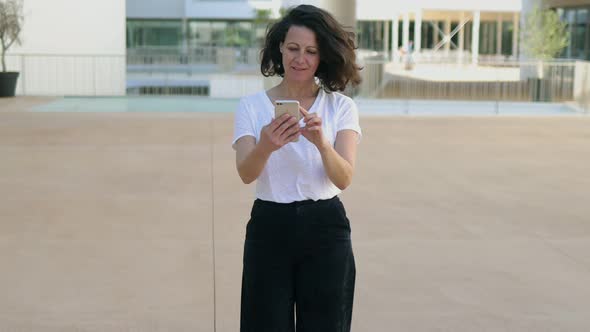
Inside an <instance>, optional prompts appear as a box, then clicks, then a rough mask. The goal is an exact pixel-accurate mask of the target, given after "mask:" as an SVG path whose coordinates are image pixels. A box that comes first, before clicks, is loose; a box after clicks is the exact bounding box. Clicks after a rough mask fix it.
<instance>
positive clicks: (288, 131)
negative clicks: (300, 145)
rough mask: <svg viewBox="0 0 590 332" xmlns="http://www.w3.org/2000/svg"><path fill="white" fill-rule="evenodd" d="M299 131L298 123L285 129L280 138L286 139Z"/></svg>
mask: <svg viewBox="0 0 590 332" xmlns="http://www.w3.org/2000/svg"><path fill="white" fill-rule="evenodd" d="M300 129H301V128H300V127H299V123H295V124H294V125H292V126H290V127H289V128H287V129H286V130H285V131H284V132H283V133H281V136H280V138H281V139H285V138H286V137H289V136H291V135H293V134H294V133H298V132H299V131H300Z"/></svg>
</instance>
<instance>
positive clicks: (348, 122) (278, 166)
mask: <svg viewBox="0 0 590 332" xmlns="http://www.w3.org/2000/svg"><path fill="white" fill-rule="evenodd" d="M308 111H309V112H310V113H317V114H318V115H319V116H320V117H321V118H322V130H323V134H324V136H325V137H327V138H328V139H329V141H330V143H332V146H334V142H335V141H336V134H337V133H338V132H339V131H340V130H344V129H352V130H354V131H356V132H357V133H358V139H357V144H358V143H359V142H360V140H361V135H362V133H361V128H360V126H359V116H358V110H357V107H356V104H355V103H354V101H353V100H352V99H351V98H349V97H347V96H345V95H343V94H341V93H338V92H332V93H326V92H325V91H324V90H322V89H320V92H319V93H318V96H317V97H316V100H315V101H314V103H313V105H312V106H311V108H310V109H309V110H308ZM273 117H274V105H273V103H272V101H271V100H270V99H269V97H268V95H267V94H266V91H261V92H259V93H256V94H253V95H249V96H246V97H243V98H242V99H241V100H240V103H239V106H238V109H237V111H236V114H235V122H234V138H233V142H232V147H233V148H234V150H235V143H236V141H237V140H238V139H240V138H241V137H243V136H253V137H255V138H256V142H257V143H258V141H259V140H260V131H261V130H262V127H263V126H265V125H267V124H269V123H270V122H271V121H272V118H273ZM303 124H304V122H303V119H302V120H301V122H300V125H303ZM340 192H342V191H341V190H340V189H338V187H336V186H335V185H334V184H333V183H332V181H330V179H329V178H328V175H327V174H326V172H325V169H324V164H323V162H322V157H321V155H320V152H319V151H318V149H317V148H316V146H315V145H313V143H311V142H309V141H308V140H307V139H306V138H305V137H303V135H301V136H299V141H298V142H291V143H288V144H286V145H284V146H283V147H281V148H280V149H278V150H276V151H274V152H273V153H272V154H271V155H270V158H269V159H268V161H267V163H266V165H265V167H264V170H263V171H262V173H261V174H260V176H259V177H258V179H257V183H256V197H257V198H260V199H262V200H265V201H272V202H277V203H291V202H294V201H302V200H307V199H312V200H316V201H317V200H319V199H328V198H332V197H334V196H335V195H338V194H339V193H340Z"/></svg>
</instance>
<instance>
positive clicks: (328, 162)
mask: <svg viewBox="0 0 590 332" xmlns="http://www.w3.org/2000/svg"><path fill="white" fill-rule="evenodd" d="M357 135H358V133H357V132H355V131H354V130H349V129H347V130H341V131H339V132H338V135H337V136H336V142H335V144H334V147H332V145H331V144H330V142H329V141H325V143H324V144H321V145H320V146H319V147H318V150H319V151H320V154H321V156H322V161H323V163H324V169H325V170H326V174H327V175H328V178H329V179H330V180H331V181H332V183H334V184H335V185H336V187H338V188H339V189H340V190H344V189H346V187H348V186H349V185H350V183H351V182H352V175H353V173H354V166H355V161H356V147H357V144H356V140H357Z"/></svg>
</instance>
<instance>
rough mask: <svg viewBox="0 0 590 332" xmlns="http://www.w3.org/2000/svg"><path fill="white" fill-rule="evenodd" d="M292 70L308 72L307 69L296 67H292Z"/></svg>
mask: <svg viewBox="0 0 590 332" xmlns="http://www.w3.org/2000/svg"><path fill="white" fill-rule="evenodd" d="M291 69H293V70H295V71H304V70H307V68H295V67H291Z"/></svg>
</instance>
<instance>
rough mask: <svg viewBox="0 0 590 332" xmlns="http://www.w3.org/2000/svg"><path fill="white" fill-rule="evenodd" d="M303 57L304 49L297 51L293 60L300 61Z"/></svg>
mask: <svg viewBox="0 0 590 332" xmlns="http://www.w3.org/2000/svg"><path fill="white" fill-rule="evenodd" d="M304 59H305V51H303V52H298V53H297V55H296V56H295V62H297V63H302V62H303V60H304Z"/></svg>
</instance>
